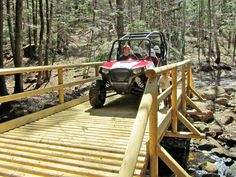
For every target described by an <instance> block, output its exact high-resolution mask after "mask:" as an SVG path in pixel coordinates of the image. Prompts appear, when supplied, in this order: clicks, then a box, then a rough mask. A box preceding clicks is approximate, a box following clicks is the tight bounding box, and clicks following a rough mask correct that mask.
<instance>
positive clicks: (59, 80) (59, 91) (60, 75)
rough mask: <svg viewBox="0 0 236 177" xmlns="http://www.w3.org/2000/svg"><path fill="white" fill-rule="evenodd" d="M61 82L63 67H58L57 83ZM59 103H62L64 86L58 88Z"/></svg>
mask: <svg viewBox="0 0 236 177" xmlns="http://www.w3.org/2000/svg"><path fill="white" fill-rule="evenodd" d="M61 84H63V68H58V85H61ZM58 94H59V103H64V102H65V100H64V88H61V89H59V90H58Z"/></svg>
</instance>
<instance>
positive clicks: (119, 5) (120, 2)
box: [116, 0, 124, 38]
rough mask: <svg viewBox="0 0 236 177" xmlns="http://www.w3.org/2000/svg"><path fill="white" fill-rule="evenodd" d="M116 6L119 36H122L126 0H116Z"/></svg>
mask: <svg viewBox="0 0 236 177" xmlns="http://www.w3.org/2000/svg"><path fill="white" fill-rule="evenodd" d="M116 8H117V25H116V31H117V36H118V38H120V37H121V36H123V33H124V14H123V13H124V1H123V0H116Z"/></svg>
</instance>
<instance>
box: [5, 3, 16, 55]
mask: <svg viewBox="0 0 236 177" xmlns="http://www.w3.org/2000/svg"><path fill="white" fill-rule="evenodd" d="M6 7H7V24H8V31H9V37H10V43H11V51H12V54H13V56H14V52H15V41H14V38H15V37H14V32H13V26H12V14H11V3H10V0H7V1H6Z"/></svg>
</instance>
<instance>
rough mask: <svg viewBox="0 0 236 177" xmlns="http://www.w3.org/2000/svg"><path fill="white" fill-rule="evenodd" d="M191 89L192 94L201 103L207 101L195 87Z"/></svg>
mask: <svg viewBox="0 0 236 177" xmlns="http://www.w3.org/2000/svg"><path fill="white" fill-rule="evenodd" d="M189 88H190V90H191V92H192V93H193V94H194V95H196V96H197V97H198V99H199V100H200V101H206V99H204V98H202V96H201V95H200V94H199V93H198V92H197V91H196V90H195V89H194V88H193V87H191V86H190V87H189Z"/></svg>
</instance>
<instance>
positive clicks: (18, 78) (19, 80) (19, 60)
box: [14, 0, 23, 93]
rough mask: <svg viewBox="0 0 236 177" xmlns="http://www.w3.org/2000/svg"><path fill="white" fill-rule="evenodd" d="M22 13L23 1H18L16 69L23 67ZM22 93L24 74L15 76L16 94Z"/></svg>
mask: <svg viewBox="0 0 236 177" xmlns="http://www.w3.org/2000/svg"><path fill="white" fill-rule="evenodd" d="M22 11H23V0H17V1H16V21H15V52H14V64H15V67H21V66H22ZM22 91H23V78H22V74H15V88H14V92H15V93H19V92H22Z"/></svg>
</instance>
